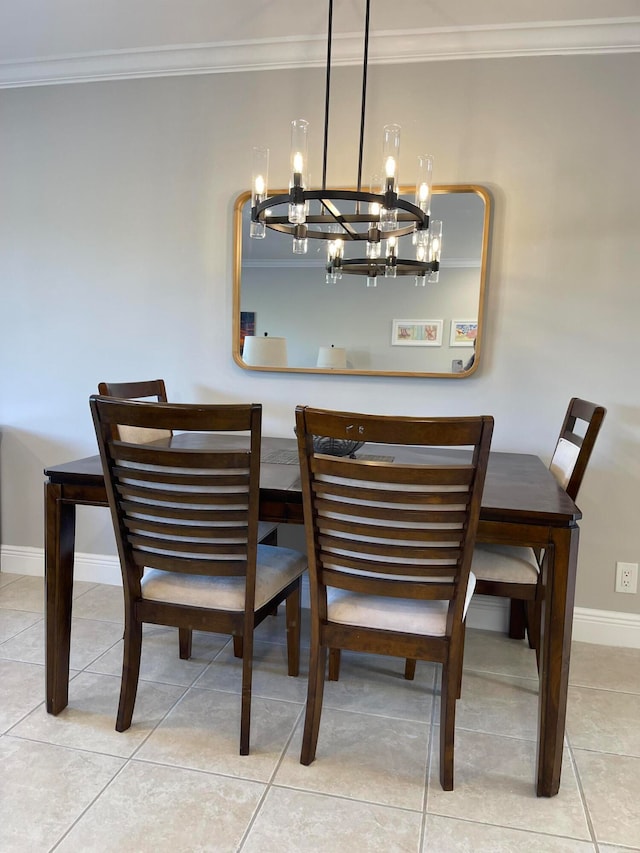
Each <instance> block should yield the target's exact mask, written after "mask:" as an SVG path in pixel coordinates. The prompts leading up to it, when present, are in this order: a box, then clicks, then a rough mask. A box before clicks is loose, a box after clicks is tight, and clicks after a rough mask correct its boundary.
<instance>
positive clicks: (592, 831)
mask: <svg viewBox="0 0 640 853" xmlns="http://www.w3.org/2000/svg"><path fill="white" fill-rule="evenodd" d="M564 737H565V741H566V749H567V752H568V753H569V759H570V761H571V766H572V767H573V772H574V774H575V777H576V785H577V786H578V793H579V794H580V801H581V802H582V808H583V809H584V816H585V820H586V821H587V827H588V829H589V834H590V835H591V840H592V841H593V844H594V847H595V850H596V853H598V851H599V850H600V847H599V845H598V838H597V836H596V830H595V827H594V825H593V821H592V820H591V812H590V811H589V805H588V803H587V796H586V794H585V792H584V788H583V786H582V779H581V778H580V772H579V771H578V763H577V761H576V757H575V754H574V752H573V747H572V746H571V740H570V738H569V735H568V734H567V732H566V731H565V735H564Z"/></svg>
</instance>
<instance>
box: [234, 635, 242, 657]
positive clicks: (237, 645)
mask: <svg viewBox="0 0 640 853" xmlns="http://www.w3.org/2000/svg"><path fill="white" fill-rule="evenodd" d="M233 655H234V657H236V658H241V657H242V637H241V636H240V634H234V635H233Z"/></svg>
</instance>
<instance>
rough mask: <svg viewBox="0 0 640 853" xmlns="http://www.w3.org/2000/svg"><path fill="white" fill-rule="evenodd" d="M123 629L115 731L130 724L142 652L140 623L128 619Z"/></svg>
mask: <svg viewBox="0 0 640 853" xmlns="http://www.w3.org/2000/svg"><path fill="white" fill-rule="evenodd" d="M127 623H128V624H127V625H125V631H124V652H123V655H122V681H121V682H120V702H119V704H118V715H117V717H116V731H117V732H124V731H126V730H127V729H128V728H129V726H130V725H131V718H132V717H133V707H134V705H135V703H136V693H137V692H138V677H139V675H140V653H141V652H142V623H141V622H138V621H137V620H135V619H133V618H132V619H128V620H127Z"/></svg>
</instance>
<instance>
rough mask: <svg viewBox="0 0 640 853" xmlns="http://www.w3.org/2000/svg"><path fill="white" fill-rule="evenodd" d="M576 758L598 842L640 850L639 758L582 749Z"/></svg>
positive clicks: (578, 751)
mask: <svg viewBox="0 0 640 853" xmlns="http://www.w3.org/2000/svg"><path fill="white" fill-rule="evenodd" d="M574 756H575V760H576V766H577V768H578V773H579V775H580V781H581V783H582V788H583V790H584V794H585V797H586V800H587V808H588V809H589V813H590V815H591V820H592V822H593V828H594V831H595V833H596V838H597V840H598V841H599V842H600V841H602V842H603V843H608V844H618V845H622V846H624V845H627V846H630V847H633V846H638V841H640V807H639V805H638V802H639V801H638V781H639V780H640V758H631V757H629V756H626V755H608V754H605V753H600V752H587V751H585V750H580V749H576V750H574Z"/></svg>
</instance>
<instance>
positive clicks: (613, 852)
mask: <svg viewBox="0 0 640 853" xmlns="http://www.w3.org/2000/svg"><path fill="white" fill-rule="evenodd" d="M598 851H599V853H638V851H640V847H618V845H617V844H598Z"/></svg>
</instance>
